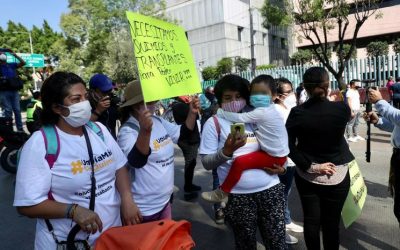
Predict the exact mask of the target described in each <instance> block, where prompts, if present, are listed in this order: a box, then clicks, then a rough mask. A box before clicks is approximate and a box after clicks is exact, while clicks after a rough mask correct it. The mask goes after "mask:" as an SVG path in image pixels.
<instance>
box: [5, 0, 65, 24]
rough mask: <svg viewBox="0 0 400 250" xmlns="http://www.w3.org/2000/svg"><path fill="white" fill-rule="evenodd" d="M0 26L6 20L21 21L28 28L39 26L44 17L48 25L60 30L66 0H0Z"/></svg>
mask: <svg viewBox="0 0 400 250" xmlns="http://www.w3.org/2000/svg"><path fill="white" fill-rule="evenodd" d="M0 6H1V7H0V26H1V27H3V28H5V27H6V26H7V22H8V20H12V21H14V22H16V23H22V24H23V25H25V27H27V28H28V29H31V28H32V26H33V25H36V26H41V25H42V23H43V20H44V19H46V20H47V22H48V23H49V24H50V26H51V27H52V28H53V29H54V30H56V31H61V28H60V16H61V14H62V13H65V12H67V11H68V0H11V1H10V0H0Z"/></svg>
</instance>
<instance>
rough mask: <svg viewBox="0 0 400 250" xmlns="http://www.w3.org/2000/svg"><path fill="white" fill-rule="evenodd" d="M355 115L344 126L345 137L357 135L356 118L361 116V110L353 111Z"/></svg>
mask: <svg viewBox="0 0 400 250" xmlns="http://www.w3.org/2000/svg"><path fill="white" fill-rule="evenodd" d="M354 113H355V116H354V118H353V119H351V120H350V121H349V122H348V123H347V127H346V137H347V138H350V137H351V136H357V135H358V130H357V128H358V123H359V121H358V119H359V118H360V116H361V112H360V111H354Z"/></svg>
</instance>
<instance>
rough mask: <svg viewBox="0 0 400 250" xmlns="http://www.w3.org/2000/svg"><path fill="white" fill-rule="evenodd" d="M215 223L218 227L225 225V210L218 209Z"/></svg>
mask: <svg viewBox="0 0 400 250" xmlns="http://www.w3.org/2000/svg"><path fill="white" fill-rule="evenodd" d="M215 223H216V224H218V225H222V224H224V223H225V214H224V210H222V208H218V209H217V210H216V211H215Z"/></svg>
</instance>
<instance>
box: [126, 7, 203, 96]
mask: <svg viewBox="0 0 400 250" xmlns="http://www.w3.org/2000/svg"><path fill="white" fill-rule="evenodd" d="M126 15H127V18H128V20H129V24H130V29H131V34H132V42H133V47H134V52H135V57H136V62H137V67H138V72H139V77H140V82H141V85H142V91H143V96H144V100H145V101H146V102H150V101H156V100H160V99H165V98H170V97H175V96H182V95H191V94H195V93H200V92H201V84H200V80H199V77H198V75H197V71H196V67H195V64H194V61H193V56H192V51H191V49H190V46H189V42H188V40H187V38H186V35H185V31H184V30H183V29H182V28H181V27H179V26H177V25H174V24H171V23H168V22H164V21H161V20H158V19H155V18H152V17H148V16H143V15H140V14H137V13H133V12H129V11H128V12H126Z"/></svg>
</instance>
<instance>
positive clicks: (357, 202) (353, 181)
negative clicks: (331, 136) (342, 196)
mask: <svg viewBox="0 0 400 250" xmlns="http://www.w3.org/2000/svg"><path fill="white" fill-rule="evenodd" d="M349 173H350V190H349V194H348V195H347V198H346V201H345V202H344V205H343V209H342V219H343V223H344V226H345V227H346V228H348V227H349V226H350V225H351V224H352V223H353V222H354V221H356V220H357V218H358V217H359V216H360V215H361V211H362V208H363V207H364V203H365V199H366V197H367V186H366V185H365V182H364V178H363V177H362V174H361V171H360V168H359V167H358V164H357V162H356V161H355V160H353V161H352V162H351V163H350V164H349Z"/></svg>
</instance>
